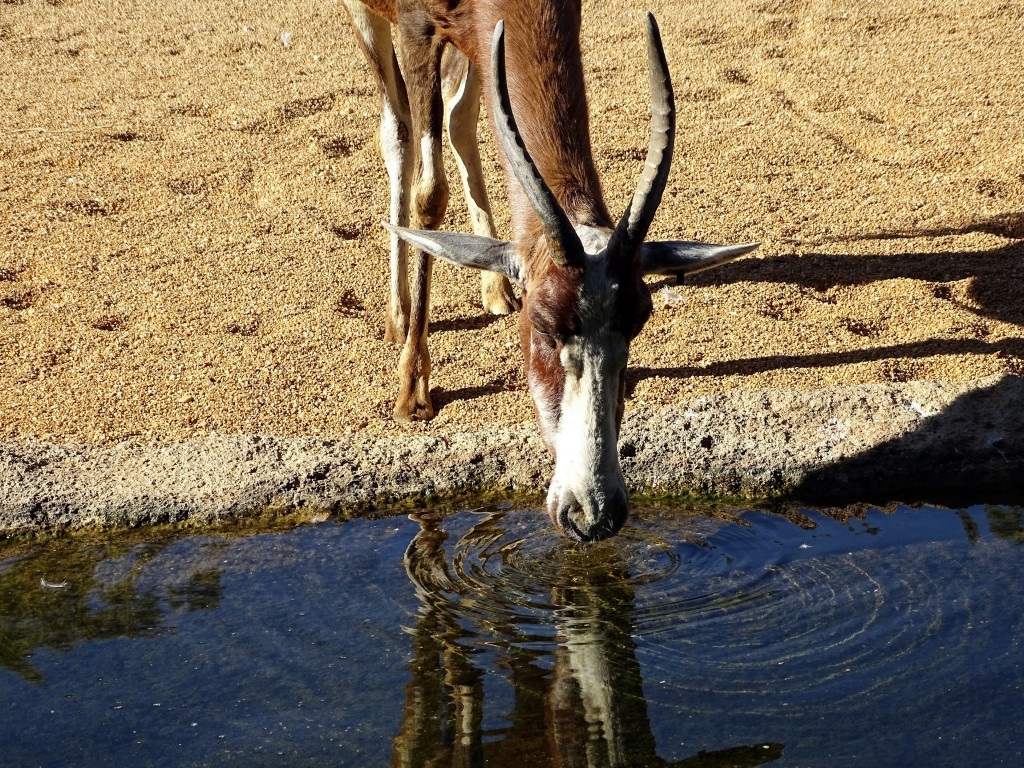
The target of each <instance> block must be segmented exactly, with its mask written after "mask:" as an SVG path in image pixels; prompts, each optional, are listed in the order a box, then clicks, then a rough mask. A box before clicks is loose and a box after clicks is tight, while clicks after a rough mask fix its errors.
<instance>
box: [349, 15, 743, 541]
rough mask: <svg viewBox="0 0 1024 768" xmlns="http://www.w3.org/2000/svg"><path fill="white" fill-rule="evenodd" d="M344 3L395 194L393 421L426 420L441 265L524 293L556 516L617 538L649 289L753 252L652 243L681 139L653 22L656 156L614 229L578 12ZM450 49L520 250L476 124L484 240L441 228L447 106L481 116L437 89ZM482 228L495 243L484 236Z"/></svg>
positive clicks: (526, 336) (590, 533) (588, 532)
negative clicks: (495, 150)
mask: <svg viewBox="0 0 1024 768" xmlns="http://www.w3.org/2000/svg"><path fill="white" fill-rule="evenodd" d="M346 6H347V7H348V10H349V12H350V14H351V15H352V19H353V21H354V23H355V26H356V29H357V31H358V32H359V36H360V39H361V41H362V44H363V50H364V51H365V52H366V54H367V57H368V59H369V61H370V63H371V66H372V68H373V71H374V72H375V74H376V76H377V78H378V82H379V83H380V86H381V93H382V101H383V116H382V121H381V145H382V153H383V155H384V158H385V163H386V165H387V166H388V171H389V175H390V180H391V184H392V193H391V224H389V225H387V226H388V229H389V230H390V231H391V234H392V238H393V241H392V275H391V304H390V308H389V313H388V333H389V338H393V339H395V340H397V341H404V346H403V348H402V353H401V357H400V359H399V371H398V375H399V391H398V397H397V403H396V405H395V417H396V418H398V419H403V420H408V419H429V418H431V417H432V416H433V408H432V405H431V402H430V392H429V376H430V355H429V353H428V351H427V312H428V307H429V294H430V273H431V266H432V263H433V257H434V256H439V257H441V258H443V259H446V260H448V261H451V262H453V263H455V264H459V265H462V266H466V267H473V268H476V269H481V270H484V271H485V272H487V273H493V274H495V275H498V276H499V277H500V278H503V279H507V280H509V281H511V282H512V283H515V284H517V285H518V286H519V287H520V289H521V291H522V312H521V313H520V319H519V336H520V343H521V346H522V351H523V359H524V362H525V368H526V377H527V381H528V383H529V387H530V392H531V395H532V397H533V401H534V405H535V409H536V412H537V417H538V421H539V424H540V430H541V434H542V436H543V438H544V440H545V443H546V444H547V446H548V448H549V450H550V451H551V453H552V454H553V456H554V458H555V470H554V474H553V476H552V480H551V484H550V487H549V491H548V497H547V510H548V514H549V515H550V516H551V519H552V521H553V522H554V523H555V524H556V525H557V526H558V527H559V528H560V529H561V530H562V531H563V532H564V533H565V534H566V535H568V536H570V537H572V538H575V539H579V540H583V541H596V540H599V539H604V538H607V537H608V536H611V535H613V534H614V533H615V532H616V531H618V530H619V529H620V528H621V527H622V524H623V523H624V522H625V520H626V516H627V514H628V511H629V505H628V500H627V495H626V485H625V481H624V479H623V476H622V470H621V468H620V466H619V458H618V451H617V445H616V443H617V440H618V432H619V426H620V423H621V420H622V412H623V402H624V396H625V391H624V390H625V387H624V382H625V369H626V360H627V356H628V352H629V343H630V341H631V340H632V339H633V338H634V337H635V336H636V335H637V334H638V333H639V332H640V330H641V329H642V328H643V326H644V324H645V323H646V321H647V319H648V317H649V316H650V313H651V310H652V303H651V294H650V290H649V288H648V286H647V284H646V283H645V282H644V279H643V278H644V275H648V274H661V275H673V274H674V275H682V274H686V273H690V272H695V271H698V270H702V269H707V268H709V267H712V266H715V265H717V264H721V263H723V262H725V261H729V260H732V259H734V258H737V257H738V256H740V255H742V254H744V253H747V252H749V251H751V250H753V249H754V248H756V247H757V246H756V244H751V245H739V246H717V245H710V244H706V243H695V242H684V241H663V242H649V243H645V242H644V238H645V236H646V235H647V231H648V228H649V227H650V224H651V222H652V220H653V218H654V214H655V211H656V210H657V208H658V205H659V203H660V202H661V197H662V193H663V192H664V189H665V184H666V182H667V179H668V172H669V167H670V165H671V160H672V148H673V143H674V138H675V107H674V98H673V95H672V85H671V81H670V78H669V72H668V65H667V63H666V61H665V53H664V50H663V48H662V44H661V38H660V34H659V31H658V27H657V23H656V22H655V21H654V17H653V16H651V15H650V14H648V15H647V48H648V59H649V69H650V79H651V92H652V101H653V103H652V110H651V112H652V120H651V141H650V145H649V148H648V152H647V160H646V163H645V167H644V171H643V174H642V176H641V179H640V182H639V184H638V186H637V189H636V191H635V192H634V194H633V199H632V201H631V202H630V204H629V206H628V207H627V208H626V211H625V213H624V214H623V216H622V218H621V220H620V221H619V223H618V224H617V225H616V224H615V222H614V221H613V220H612V217H611V215H610V214H609V212H608V208H607V206H606V205H605V202H604V197H603V194H602V191H601V184H600V180H599V178H598V174H597V169H596V167H595V165H594V159H593V156H592V153H591V145H590V127H589V114H588V108H587V100H586V94H585V92H584V84H583V64H582V59H581V55H580V39H579V38H580V16H581V8H580V3H579V0H510V1H509V2H497V0H461V1H460V0H446V2H443V3H442V2H437V1H436V0H397V3H396V2H395V0H364V2H363V3H360V2H357V0H346ZM388 22H390V25H391V26H389V25H388ZM392 30H393V31H394V33H395V36H396V37H397V46H395V47H392V37H391V33H392ZM506 38H507V40H508V45H507V47H506V43H505V40H506ZM450 45H454V47H455V48H456V49H458V51H460V52H461V53H462V54H464V56H465V57H466V59H468V65H467V66H466V67H465V69H464V74H463V76H462V77H461V79H460V78H454V79H453V78H449V79H448V80H449V82H453V81H458V82H459V86H460V88H461V91H462V94H463V96H464V97H472V98H470V102H475V100H476V97H475V95H474V93H475V90H476V89H477V88H479V86H477V85H476V77H477V73H482V74H483V76H484V79H485V80H486V81H488V82H486V83H485V85H487V86H488V87H486V88H484V89H483V90H484V92H485V93H486V94H487V96H488V102H487V103H488V107H489V112H490V114H491V116H492V119H493V121H494V124H495V129H496V132H497V135H498V139H499V142H500V144H501V147H502V149H503V150H504V158H503V161H504V168H505V172H506V177H507V180H508V187H509V195H510V198H511V208H512V228H513V232H514V238H515V239H514V241H513V242H505V241H501V240H497V239H495V238H494V236H493V234H492V232H493V225H491V224H490V223H489V215H488V216H486V217H484V216H483V215H482V214H481V215H478V214H479V213H480V211H478V210H476V209H477V208H479V209H486V197H485V196H482V195H483V193H482V189H483V185H482V181H480V178H479V177H480V175H479V167H478V163H479V158H478V156H476V148H475V141H476V139H475V137H476V134H475V122H474V124H473V126H472V130H470V129H469V127H468V126H466V125H465V124H462V125H459V126H455V128H454V130H453V131H452V133H453V136H454V135H456V134H457V135H458V136H459V137H460V140H461V141H462V142H463V144H464V145H463V146H462V147H461V148H460V147H458V146H456V154H457V155H458V156H459V159H460V160H459V161H460V167H461V169H462V173H463V179H464V183H465V185H466V188H467V198H468V199H469V200H470V210H471V211H472V212H474V213H473V218H474V227H475V230H476V232H477V234H474V235H469V234H460V233H452V232H438V231H434V230H435V229H436V227H437V226H438V225H439V224H440V222H441V219H442V217H443V215H444V212H445V209H446V206H447V200H448V189H447V185H446V183H445V179H444V173H443V169H442V165H441V159H440V152H441V132H442V126H443V122H444V105H445V98H444V95H443V94H444V92H445V91H446V90H447V93H448V96H449V98H448V103H449V105H450V109H449V124H450V125H452V119H453V118H456V117H458V118H461V119H468V120H470V121H475V119H476V111H475V110H476V107H475V106H473V105H472V104H471V103H469V102H460V101H459V100H458V98H456V97H457V95H458V93H457V91H459V88H456V89H452V88H447V89H446V88H445V87H444V86H445V82H444V81H445V78H443V77H442V69H443V68H442V56H443V54H444V51H445V49H446V47H448V46H450ZM396 50H397V52H398V53H397V56H396V53H395V51H396ZM444 69H445V70H446V71H447V70H453V69H454V70H457V69H458V66H457V63H454V64H449V65H447V66H446V67H444ZM451 105H454V106H451ZM513 116H514V117H513ZM460 131H461V132H460ZM454 144H457V142H456V141H453V145H454ZM469 144H472V149H471V151H467V148H468V145H469ZM472 163H476V164H477V167H476V169H473V168H470V167H469V165H471V164H472ZM410 174H411V175H410ZM477 182H479V184H478V186H479V191H478V190H476V189H475V186H474V185H476V183H477ZM474 206H475V207H476V208H475V207H474ZM485 218H486V221H487V224H486V225H484V224H483V223H482V222H483V221H484V220H485ZM478 219H479V222H478ZM488 227H489V228H490V230H491V231H490V232H488V231H482V230H486V229H487V228H488ZM399 239H400V240H401V241H405V242H406V243H409V244H411V245H412V246H414V248H415V273H414V276H413V279H412V295H411V300H410V297H408V295H407V294H405V293H403V291H405V290H406V280H407V276H406V269H405V265H404V262H403V258H402V252H401V249H400V246H399V243H398V240H399ZM501 285H502V284H499V289H498V290H499V293H500V287H501ZM485 293H486V290H485ZM504 295H505V296H506V302H507V304H509V305H510V304H511V299H509V298H507V296H508V294H504ZM498 309H499V311H501V310H503V309H504V307H499V308H498Z"/></svg>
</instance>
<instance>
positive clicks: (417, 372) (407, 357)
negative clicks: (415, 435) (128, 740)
mask: <svg viewBox="0 0 1024 768" xmlns="http://www.w3.org/2000/svg"><path fill="white" fill-rule="evenodd" d="M398 18H399V23H398V26H397V29H398V42H399V44H398V50H399V54H400V61H401V65H402V73H403V74H404V75H405V79H406V82H407V83H409V114H410V116H411V117H412V135H413V137H414V141H415V144H414V146H415V150H416V151H415V158H416V159H415V163H414V164H413V182H412V194H411V199H410V202H411V207H410V219H411V224H410V225H411V226H412V227H413V228H414V229H437V227H438V225H439V224H440V223H441V220H442V219H443V218H444V213H445V210H446V209H447V207H448V182H447V181H446V180H445V176H444V167H443V165H442V163H441V131H442V128H443V116H442V112H443V110H442V99H441V54H442V52H443V50H444V45H445V43H444V41H443V40H442V39H440V38H439V37H434V36H432V35H431V34H429V32H428V33H425V32H424V30H429V29H430V24H429V23H428V22H429V20H428V19H427V18H426V16H425V13H424V10H423V8H422V6H420V5H419V3H418V2H417V1H416V0H407V1H406V2H402V1H400V2H399V9H398ZM414 254H415V257H414V263H415V273H414V275H413V280H412V296H411V299H412V304H411V307H410V313H409V333H408V336H406V339H405V346H404V347H403V348H402V355H401V357H400V358H399V361H398V397H397V400H396V402H395V411H394V416H395V418H396V419H397V420H399V421H412V420H427V419H431V418H433V417H434V406H433V404H432V403H431V402H430V353H429V351H428V350H427V321H428V315H429V312H430V273H431V271H432V268H433V264H434V257H433V256H431V255H430V254H428V253H424V252H423V251H420V250H418V249H414Z"/></svg>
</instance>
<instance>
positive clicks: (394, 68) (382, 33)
mask: <svg viewBox="0 0 1024 768" xmlns="http://www.w3.org/2000/svg"><path fill="white" fill-rule="evenodd" d="M344 2H345V8H346V10H347V11H348V14H349V17H350V18H351V19H352V25H353V26H354V27H355V30H356V36H357V39H358V41H359V47H360V48H361V49H362V51H363V54H364V55H365V56H366V60H367V62H369V64H370V71H371V72H372V73H373V75H374V78H375V79H376V82H377V88H378V90H379V91H380V95H381V111H380V114H381V117H380V136H379V139H380V154H381V157H382V158H383V159H384V167H385V168H386V169H387V172H388V181H389V182H390V187H391V206H390V211H389V220H390V222H391V224H393V225H395V226H399V227H407V226H409V191H410V189H409V188H410V183H411V179H412V163H413V148H412V147H411V146H410V144H409V137H410V135H411V133H412V125H411V120H410V117H409V98H408V96H407V95H406V90H405V81H404V80H403V79H402V73H401V71H400V70H399V68H398V61H397V59H396V57H395V47H394V43H393V41H392V39H391V24H390V23H389V22H388V21H387V20H386V19H383V18H381V17H380V16H378V15H376V14H375V13H373V12H372V11H370V10H369V9H368V8H367V7H366V6H365V5H363V4H362V3H361V2H359V0H344ZM390 262H391V278H390V282H389V288H390V292H389V299H388V314H387V318H386V320H385V321H384V338H385V339H386V340H387V341H392V342H395V343H398V344H402V343H404V342H405V338H406V336H407V334H408V329H409V268H408V263H409V253H408V246H407V245H406V243H405V242H404V241H402V240H400V239H399V238H398V236H397V235H394V234H392V235H391V243H390Z"/></svg>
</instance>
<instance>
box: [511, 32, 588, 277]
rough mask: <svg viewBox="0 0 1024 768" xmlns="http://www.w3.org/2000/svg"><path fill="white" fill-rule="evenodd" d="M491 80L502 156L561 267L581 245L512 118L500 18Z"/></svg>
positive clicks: (579, 249)
mask: <svg viewBox="0 0 1024 768" xmlns="http://www.w3.org/2000/svg"><path fill="white" fill-rule="evenodd" d="M491 83H492V85H493V88H494V99H493V102H494V123H495V126H496V127H497V131H498V140H499V141H500V142H501V147H502V149H504V150H505V157H507V158H508V163H509V166H510V167H511V169H512V173H514V174H515V177H516V179H517V180H518V181H519V183H520V184H521V185H522V187H523V191H524V192H525V193H526V197H527V198H528V199H529V201H530V205H531V206H533V210H534V212H535V213H536V214H537V218H538V219H540V224H541V229H542V231H543V232H544V236H545V237H546V238H547V241H548V250H549V252H550V253H551V260H552V261H554V262H555V264H558V265H559V266H561V267H568V266H570V264H571V262H572V260H573V258H574V256H575V255H576V254H579V253H582V252H583V244H582V243H581V242H580V237H579V235H578V234H576V229H575V228H574V227H573V225H572V222H571V221H569V217H568V216H567V215H566V213H565V211H564V210H562V206H561V205H559V204H558V200H556V199H555V195H554V193H553V192H552V191H551V188H550V187H549V186H548V185H547V183H546V182H545V181H544V179H543V177H542V176H541V175H540V172H539V171H538V170H537V165H536V164H535V163H534V162H533V158H532V157H530V153H529V152H527V150H526V144H525V143H524V142H523V137H522V135H521V134H520V133H519V128H518V127H517V126H516V121H515V118H514V117H512V100H511V98H510V97H509V94H508V78H507V75H506V72H505V22H504V21H499V22H498V23H497V24H496V25H495V27H494V42H493V44H492V46H491Z"/></svg>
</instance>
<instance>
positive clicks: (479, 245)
mask: <svg viewBox="0 0 1024 768" xmlns="http://www.w3.org/2000/svg"><path fill="white" fill-rule="evenodd" d="M381 224H382V225H383V226H384V227H385V228H386V229H388V230H390V231H391V232H393V233H394V234H396V235H398V236H399V237H400V238H402V239H403V240H405V242H407V243H409V244H410V245H414V246H416V247H417V248H419V249H420V250H423V251H426V252H427V253H432V254H433V255H434V256H439V257H440V258H442V259H444V260H445V261H450V262H451V263H452V264H458V265H459V266H460V267H472V268H473V269H485V270H487V271H488V272H497V273H498V274H500V275H504V276H505V277H507V278H508V279H509V280H511V281H512V282H513V283H516V284H517V285H522V284H523V278H524V274H523V273H524V270H523V260H522V258H521V257H520V256H519V251H518V250H516V244H515V243H510V242H507V241H505V240H493V239H491V238H489V237H481V236H480V235H467V234H464V233H462V232H434V231H431V230H425V229H408V228H406V227H395V226H392V225H391V224H385V223H384V222H381Z"/></svg>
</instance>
